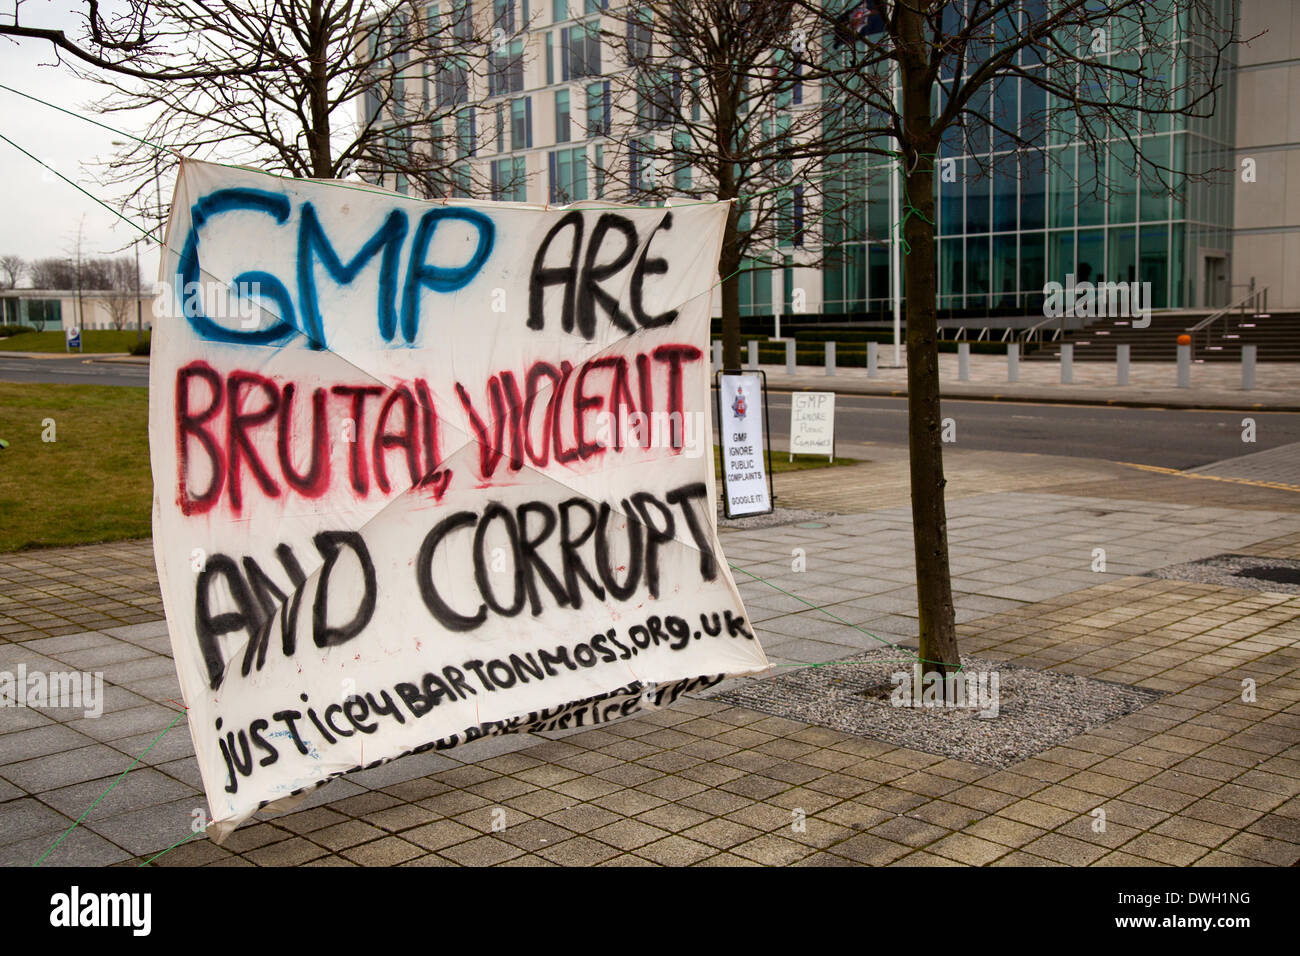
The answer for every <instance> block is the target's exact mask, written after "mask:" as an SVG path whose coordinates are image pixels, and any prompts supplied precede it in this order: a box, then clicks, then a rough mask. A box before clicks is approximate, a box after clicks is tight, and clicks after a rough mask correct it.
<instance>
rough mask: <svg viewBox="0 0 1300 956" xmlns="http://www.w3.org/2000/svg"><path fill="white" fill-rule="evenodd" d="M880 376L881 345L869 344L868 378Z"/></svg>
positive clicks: (876, 343)
mask: <svg viewBox="0 0 1300 956" xmlns="http://www.w3.org/2000/svg"><path fill="white" fill-rule="evenodd" d="M879 374H880V343H879V342H868V343H867V378H875V377H876V376H878V375H879Z"/></svg>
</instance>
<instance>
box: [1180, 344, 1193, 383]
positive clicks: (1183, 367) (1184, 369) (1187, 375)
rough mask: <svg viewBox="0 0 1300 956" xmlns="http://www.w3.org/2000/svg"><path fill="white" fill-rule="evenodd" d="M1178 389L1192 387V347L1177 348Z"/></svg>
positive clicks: (1182, 346) (1181, 346)
mask: <svg viewBox="0 0 1300 956" xmlns="http://www.w3.org/2000/svg"><path fill="white" fill-rule="evenodd" d="M1178 387H1179V388H1191V387H1192V347H1191V346H1190V345H1180V346H1178Z"/></svg>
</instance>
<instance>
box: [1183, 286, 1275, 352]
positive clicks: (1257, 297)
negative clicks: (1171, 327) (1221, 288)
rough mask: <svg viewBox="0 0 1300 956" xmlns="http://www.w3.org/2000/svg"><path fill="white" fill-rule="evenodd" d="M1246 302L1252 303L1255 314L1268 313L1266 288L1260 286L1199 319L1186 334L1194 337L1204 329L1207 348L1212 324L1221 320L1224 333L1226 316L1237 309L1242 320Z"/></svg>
mask: <svg viewBox="0 0 1300 956" xmlns="http://www.w3.org/2000/svg"><path fill="white" fill-rule="evenodd" d="M1247 302H1253V303H1254V305H1253V306H1252V309H1253V310H1254V312H1255V313H1256V314H1258V313H1260V312H1267V311H1268V286H1261V287H1260V288H1258V289H1252V290H1251V291H1250V292H1247V293H1246V294H1245V295H1244V296H1242V297H1241V298H1240V299H1238V300H1237V301H1236V302H1233V303H1232V304H1231V305H1225V306H1224V307H1223V308H1221V309H1219V311H1217V312H1214V313H1211V314H1210V315H1207V316H1206V317H1205V318H1203V319H1201V321H1199V322H1197V323H1196V324H1195V325H1193V326H1190V327H1189V328H1188V329H1187V334H1188V335H1192V336H1194V335H1196V333H1197V332H1200V331H1201V330H1202V329H1204V330H1205V347H1206V348H1209V346H1210V337H1211V334H1212V332H1213V326H1214V323H1215V322H1218V321H1219V320H1221V319H1222V320H1223V321H1224V325H1225V331H1226V325H1227V317H1228V314H1229V313H1231V312H1232V310H1233V309H1238V310H1240V312H1241V317H1242V318H1243V319H1244V318H1245V317H1246V303H1247Z"/></svg>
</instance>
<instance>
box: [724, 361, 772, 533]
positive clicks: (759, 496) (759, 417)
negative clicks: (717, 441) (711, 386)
mask: <svg viewBox="0 0 1300 956" xmlns="http://www.w3.org/2000/svg"><path fill="white" fill-rule="evenodd" d="M718 389H719V394H720V397H721V406H722V407H721V409H720V412H721V414H720V416H719V421H720V424H721V426H722V427H721V429H720V430H721V432H722V434H721V436H720V438H721V445H722V474H723V486H724V488H725V489H726V495H727V516H728V517H731V518H739V517H742V516H744V515H755V514H766V513H767V512H769V511H771V510H772V496H771V491H770V489H769V488H768V484H767V460H766V457H765V455H764V452H765V450H766V449H765V448H764V445H763V441H764V438H765V437H766V434H767V433H766V431H765V429H764V428H763V381H762V377H761V376H760V375H758V374H757V373H746V374H743V375H742V374H736V373H734V372H728V373H724V374H722V375H720V376H719V382H718Z"/></svg>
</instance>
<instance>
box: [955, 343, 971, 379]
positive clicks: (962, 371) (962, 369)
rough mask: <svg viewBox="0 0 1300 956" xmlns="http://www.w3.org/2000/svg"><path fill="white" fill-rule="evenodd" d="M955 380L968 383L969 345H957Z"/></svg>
mask: <svg viewBox="0 0 1300 956" xmlns="http://www.w3.org/2000/svg"><path fill="white" fill-rule="evenodd" d="M957 380H958V381H960V382H969V381H970V343H969V342H958V343H957Z"/></svg>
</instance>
